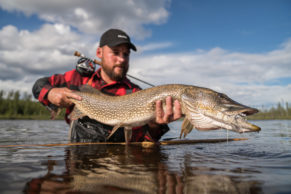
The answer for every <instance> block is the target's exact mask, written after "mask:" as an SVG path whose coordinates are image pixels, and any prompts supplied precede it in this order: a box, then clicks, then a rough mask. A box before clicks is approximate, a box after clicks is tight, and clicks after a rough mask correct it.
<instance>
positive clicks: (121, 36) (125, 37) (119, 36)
mask: <svg viewBox="0 0 291 194" xmlns="http://www.w3.org/2000/svg"><path fill="white" fill-rule="evenodd" d="M117 37H118V38H124V39H127V36H125V35H121V34H118V35H117Z"/></svg>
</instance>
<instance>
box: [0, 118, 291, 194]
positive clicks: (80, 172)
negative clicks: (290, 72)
mask: <svg viewBox="0 0 291 194" xmlns="http://www.w3.org/2000/svg"><path fill="white" fill-rule="evenodd" d="M253 123H254V124H256V125H258V126H260V127H262V131H261V132H260V133H246V134H237V133H233V132H226V131H224V130H218V131H210V132H199V131H196V130H194V131H193V132H191V133H190V134H189V136H187V139H211V138H227V137H228V138H236V137H239V138H242V137H243V138H248V140H245V141H230V142H224V143H207V144H190V145H167V146H160V147H155V148H141V147H137V146H121V145H119V146H116V145H106V146H105V145H85V146H58V147H55V146H54V147H40V146H31V147H24V146H18V147H10V148H1V147H0V193H3V194H4V193H5V194H6V193H41V192H46V193H70V192H71V193H110V194H114V193H291V121H275V120H274V121H254V122H253ZM180 125H181V123H180V122H175V123H173V124H171V125H170V127H171V131H170V132H169V133H167V135H166V136H164V138H173V137H178V136H179V130H178V129H179V128H180ZM0 134H1V139H0V145H13V144H19V145H20V144H47V143H67V142H68V126H67V125H66V124H65V122H64V121H20V120H12V121H9V120H2V121H0Z"/></svg>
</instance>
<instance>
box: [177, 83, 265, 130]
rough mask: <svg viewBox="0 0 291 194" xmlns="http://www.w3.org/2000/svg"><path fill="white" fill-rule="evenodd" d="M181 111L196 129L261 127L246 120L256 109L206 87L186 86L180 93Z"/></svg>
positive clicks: (258, 128) (255, 128)
mask: <svg viewBox="0 0 291 194" xmlns="http://www.w3.org/2000/svg"><path fill="white" fill-rule="evenodd" d="M182 104H183V112H184V114H185V115H186V117H187V119H188V120H189V121H190V122H191V123H192V125H193V126H194V127H195V128H196V129H198V130H214V129H221V128H223V129H227V130H231V131H235V132H239V133H243V132H257V131H260V130H261V128H260V127H258V126H256V125H254V124H251V123H249V122H248V121H247V116H249V115H252V114H255V113H257V112H258V109H256V108H252V107H248V106H245V105H243V104H240V103H238V102H236V101H234V100H232V99H231V98H229V97H228V96H227V95H225V94H223V93H219V92H215V91H213V90H210V89H207V88H193V87H192V88H191V87H190V88H187V89H186V90H185V91H184V93H183V94H182Z"/></svg>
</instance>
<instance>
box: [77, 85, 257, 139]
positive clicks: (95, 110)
mask: <svg viewBox="0 0 291 194" xmlns="http://www.w3.org/2000/svg"><path fill="white" fill-rule="evenodd" d="M74 92H75V93H76V94H78V95H79V96H81V97H82V100H81V101H78V100H75V99H71V100H72V101H73V103H74V104H75V108H74V111H73V112H72V115H71V117H72V119H77V118H80V117H82V116H85V115H87V116H89V117H90V118H91V119H95V120H97V121H99V122H101V123H104V124H107V125H111V126H114V128H115V130H116V128H118V127H125V128H127V129H131V128H132V127H135V126H141V125H144V124H146V123H148V122H150V121H151V120H154V119H155V116H156V115H155V104H156V101H157V100H162V101H163V104H165V99H166V98H167V96H171V97H172V98H173V101H174V100H178V101H179V102H180V104H181V108H182V114H183V116H184V117H185V118H184V122H183V124H182V131H181V136H182V134H183V135H184V136H186V135H187V134H188V133H189V132H191V130H192V129H193V128H196V129H198V130H214V129H219V128H224V129H227V130H233V131H236V132H250V131H259V130H260V128H259V127H258V126H255V125H253V124H251V123H248V122H247V121H246V115H251V114H254V113H256V112H258V110H257V109H255V108H251V107H248V106H245V105H242V104H239V103H237V102H235V101H234V100H232V99H230V98H229V97H228V96H226V95H225V94H223V93H219V92H215V91H213V90H211V89H208V88H202V87H197V86H191V85H182V84H169V85H161V86H156V87H152V88H148V89H145V90H141V91H138V92H135V93H132V94H128V95H124V96H109V95H106V94H103V93H101V92H100V91H98V90H97V89H94V88H92V87H91V86H88V85H83V86H81V87H80V91H74Z"/></svg>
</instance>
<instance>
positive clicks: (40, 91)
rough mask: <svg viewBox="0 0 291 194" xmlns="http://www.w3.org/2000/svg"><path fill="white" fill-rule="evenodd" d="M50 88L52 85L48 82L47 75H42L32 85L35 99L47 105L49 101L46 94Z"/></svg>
mask: <svg viewBox="0 0 291 194" xmlns="http://www.w3.org/2000/svg"><path fill="white" fill-rule="evenodd" d="M52 88H53V86H52V85H51V84H50V82H49V77H43V78H40V79H38V80H37V81H36V82H35V83H34V85H33V87H32V93H33V96H34V98H35V99H37V100H38V101H39V102H41V103H42V104H43V105H46V106H48V105H49V101H48V100H47V94H48V92H49V91H50V89H52Z"/></svg>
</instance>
